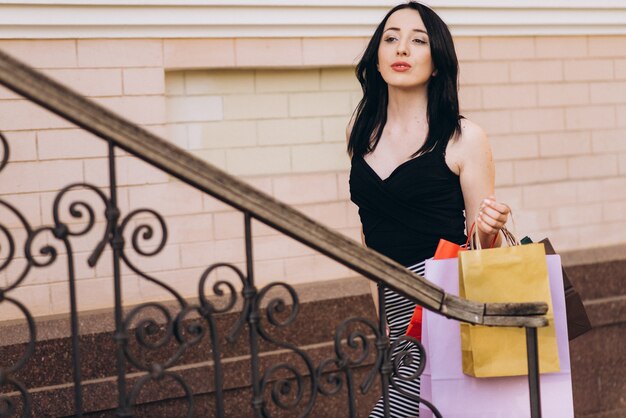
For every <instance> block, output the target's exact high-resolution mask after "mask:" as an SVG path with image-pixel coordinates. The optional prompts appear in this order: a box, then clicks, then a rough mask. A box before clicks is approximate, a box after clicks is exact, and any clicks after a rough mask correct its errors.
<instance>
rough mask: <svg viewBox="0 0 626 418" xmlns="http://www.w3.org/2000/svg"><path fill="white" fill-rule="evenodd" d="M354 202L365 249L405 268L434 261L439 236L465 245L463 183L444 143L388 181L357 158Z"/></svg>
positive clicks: (352, 177) (352, 179)
mask: <svg viewBox="0 0 626 418" xmlns="http://www.w3.org/2000/svg"><path fill="white" fill-rule="evenodd" d="M350 198H351V200H352V201H353V202H354V203H356V205H357V206H358V207H359V216H360V217H361V224H362V225H363V234H364V236H365V243H366V245H367V246H368V247H370V248H372V249H374V250H376V251H378V252H379V253H382V254H384V255H386V256H387V257H389V258H391V259H393V260H395V261H397V262H398V263H400V264H403V265H405V266H410V265H412V264H415V263H417V262H419V261H422V260H424V259H426V258H429V257H432V256H433V254H434V253H435V250H436V249H437V244H438V243H439V239H440V238H444V239H446V240H448V241H452V242H455V243H457V244H464V243H465V241H466V237H465V216H464V214H463V210H464V208H465V204H464V202H463V193H462V191H461V183H460V179H459V176H457V175H456V174H455V173H454V172H452V171H451V170H450V168H449V167H448V165H447V164H446V161H445V149H443V147H442V146H440V145H437V146H436V147H435V148H434V149H433V150H432V151H430V152H427V153H425V154H422V155H420V156H418V157H415V158H413V159H411V160H408V161H406V162H404V163H403V164H400V165H399V166H398V167H397V168H396V169H395V170H394V171H393V172H392V173H391V174H390V175H389V177H387V178H386V179H384V180H383V179H381V178H380V177H379V176H378V174H376V172H375V171H374V170H373V169H372V168H371V167H370V166H369V165H368V164H367V162H365V160H364V159H363V157H361V156H354V157H352V166H351V169H350Z"/></svg>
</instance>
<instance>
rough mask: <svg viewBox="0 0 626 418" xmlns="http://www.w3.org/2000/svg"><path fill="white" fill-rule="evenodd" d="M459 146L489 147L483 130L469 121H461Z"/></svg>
mask: <svg viewBox="0 0 626 418" xmlns="http://www.w3.org/2000/svg"><path fill="white" fill-rule="evenodd" d="M458 142H459V145H460V146H462V147H472V148H474V147H480V146H484V145H487V146H488V145H489V142H488V141H487V134H486V133H485V130H484V129H483V128H482V127H481V126H480V125H479V124H477V123H476V122H474V121H472V120H470V119H461V136H460V138H459V141H458Z"/></svg>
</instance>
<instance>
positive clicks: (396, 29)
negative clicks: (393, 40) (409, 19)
mask: <svg viewBox="0 0 626 418" xmlns="http://www.w3.org/2000/svg"><path fill="white" fill-rule="evenodd" d="M388 30H395V31H398V32H400V28H387V29H385V32H387V31H388ZM413 32H420V33H423V34H425V35H428V32H426V31H425V30H423V29H413Z"/></svg>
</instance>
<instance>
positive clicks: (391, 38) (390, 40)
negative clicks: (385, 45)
mask: <svg viewBox="0 0 626 418" xmlns="http://www.w3.org/2000/svg"><path fill="white" fill-rule="evenodd" d="M395 40H396V38H394V37H393V36H389V37H387V38H385V42H393V41H395Z"/></svg>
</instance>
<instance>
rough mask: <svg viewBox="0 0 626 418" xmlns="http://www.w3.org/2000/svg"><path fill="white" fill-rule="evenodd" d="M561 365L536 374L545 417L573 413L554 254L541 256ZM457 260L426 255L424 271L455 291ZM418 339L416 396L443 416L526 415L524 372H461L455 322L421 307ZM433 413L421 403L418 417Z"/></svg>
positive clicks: (521, 417)
mask: <svg viewBox="0 0 626 418" xmlns="http://www.w3.org/2000/svg"><path fill="white" fill-rule="evenodd" d="M546 261H547V265H548V274H549V277H550V290H551V295H552V306H553V309H554V325H555V329H556V337H557V345H558V352H559V364H560V371H559V372H556V373H549V374H543V373H542V374H541V375H540V390H541V410H542V413H543V416H544V417H558V418H572V417H574V407H573V397H572V385H571V372H570V357H569V346H568V336H567V323H566V317H565V299H564V294H563V282H562V275H561V261H560V257H559V256H558V255H549V256H546ZM458 274H459V273H458V260H457V259H449V260H427V261H426V271H425V274H424V275H425V277H426V278H427V279H428V280H429V281H430V282H432V283H433V284H435V285H437V286H439V287H441V288H442V289H443V290H444V291H445V292H447V293H450V294H453V295H458V290H459V287H458V284H459V282H458ZM422 319H423V324H422V329H423V331H422V345H423V346H424V348H425V351H426V365H425V370H424V373H423V374H422V376H421V381H420V396H422V397H423V398H424V399H427V400H430V401H431V402H432V403H433V404H434V406H435V407H436V408H437V409H438V410H439V411H440V412H441V414H442V416H443V417H445V418H528V417H530V399H529V389H528V376H512V377H494V378H488V379H482V378H475V377H471V376H467V375H466V374H464V373H463V367H462V359H461V337H460V324H459V322H458V321H455V320H451V319H447V318H445V317H444V316H442V315H440V314H437V313H434V312H431V311H428V310H424V313H423V318H422ZM524 346H525V343H524ZM433 416H434V415H433V414H432V413H431V411H430V410H428V409H427V408H426V407H425V406H422V407H421V409H420V418H432V417H433Z"/></svg>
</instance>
